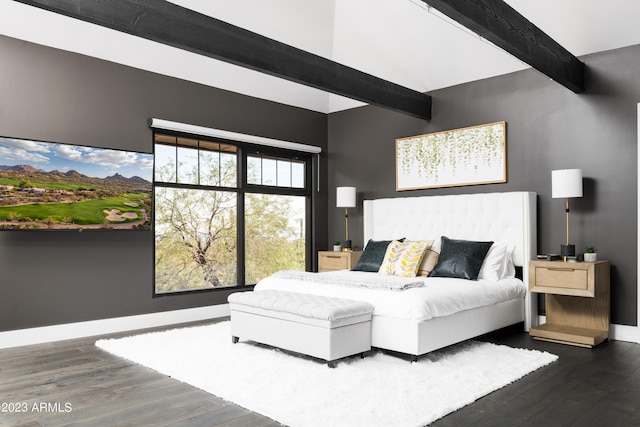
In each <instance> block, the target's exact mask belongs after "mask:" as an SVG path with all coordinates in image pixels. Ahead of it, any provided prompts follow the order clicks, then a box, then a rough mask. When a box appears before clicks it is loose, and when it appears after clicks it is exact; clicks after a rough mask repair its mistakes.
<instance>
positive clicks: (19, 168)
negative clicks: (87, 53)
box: [0, 165, 151, 185]
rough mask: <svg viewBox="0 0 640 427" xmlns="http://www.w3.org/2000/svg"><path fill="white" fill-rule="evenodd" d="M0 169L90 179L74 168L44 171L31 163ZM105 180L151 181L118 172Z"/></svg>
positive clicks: (138, 182) (133, 182)
mask: <svg viewBox="0 0 640 427" xmlns="http://www.w3.org/2000/svg"><path fill="white" fill-rule="evenodd" d="M0 171H10V172H19V173H27V174H29V173H40V174H45V175H55V176H64V177H67V178H72V179H90V178H91V177H88V176H86V175H83V174H81V173H80V172H78V171H76V170H73V169H72V170H70V171H67V172H64V173H63V172H60V171H58V170H53V171H51V172H46V171H43V170H42V169H36V168H34V167H33V166H31V165H15V166H7V165H0ZM104 179H105V180H106V181H125V182H129V183H132V184H138V185H142V184H144V185H150V184H151V182H149V181H147V180H146V179H144V178H140V177H139V176H132V177H131V178H127V177H125V176H122V175H120V174H119V173H115V174H113V175H111V176H108V177H106V178H104Z"/></svg>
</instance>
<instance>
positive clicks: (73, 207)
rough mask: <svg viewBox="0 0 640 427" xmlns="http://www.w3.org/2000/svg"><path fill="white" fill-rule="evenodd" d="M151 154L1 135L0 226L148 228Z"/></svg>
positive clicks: (37, 228) (6, 228) (82, 228)
mask: <svg viewBox="0 0 640 427" xmlns="http://www.w3.org/2000/svg"><path fill="white" fill-rule="evenodd" d="M152 177H153V154H148V153H139V152H134V151H124V150H113V149H106V148H97V147H89V146H80V145H70V144H61V143H57V142H45V141H32V140H27V139H18V138H9V137H0V230H75V231H83V230H149V229H151V218H152V212H151V207H152V206H153V203H152V194H153V185H152V179H153V178H152Z"/></svg>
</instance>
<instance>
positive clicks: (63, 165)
mask: <svg viewBox="0 0 640 427" xmlns="http://www.w3.org/2000/svg"><path fill="white" fill-rule="evenodd" d="M16 165H30V166H33V167H34V168H36V169H42V170H44V171H47V172H51V171H54V170H58V171H60V172H63V173H64V172H68V171H70V170H75V171H77V172H79V173H81V174H84V175H87V176H89V177H93V178H106V177H108V176H112V175H114V174H116V173H119V174H120V175H122V176H124V177H126V178H131V177H133V176H139V177H140V178H144V179H146V180H147V181H149V182H151V181H152V180H153V155H152V154H147V153H136V152H131V151H121V150H111V149H106V148H95V147H83V146H79V145H68V144H59V143H53V142H41V141H30V140H25V139H14V138H3V137H0V166H16Z"/></svg>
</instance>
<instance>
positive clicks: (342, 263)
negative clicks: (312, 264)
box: [319, 252, 349, 270]
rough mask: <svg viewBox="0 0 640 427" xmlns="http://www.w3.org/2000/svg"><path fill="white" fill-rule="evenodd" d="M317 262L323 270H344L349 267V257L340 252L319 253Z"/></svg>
mask: <svg viewBox="0 0 640 427" xmlns="http://www.w3.org/2000/svg"><path fill="white" fill-rule="evenodd" d="M319 262H320V264H321V265H322V267H323V268H324V269H325V270H346V269H348V268H349V257H348V256H345V255H342V254H341V253H340V252H338V253H336V254H335V255H333V254H331V253H320V254H319Z"/></svg>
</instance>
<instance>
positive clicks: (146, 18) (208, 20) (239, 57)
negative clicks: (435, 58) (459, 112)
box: [14, 0, 431, 120]
mask: <svg viewBox="0 0 640 427" xmlns="http://www.w3.org/2000/svg"><path fill="white" fill-rule="evenodd" d="M14 1H18V2H20V3H24V4H27V5H31V6H35V7H38V8H41V9H45V10H48V11H51V12H55V13H59V14H62V15H66V16H69V17H72V18H76V19H80V20H83V21H86V22H90V23H93V24H97V25H101V26H104V27H108V28H111V29H114V30H118V31H122V32H125V33H128V34H132V35H134V36H138V37H142V38H145V39H148V40H153V41H156V42H159V43H163V44H166V45H169V46H173V47H177V48H180V49H184V50H188V51H190V52H194V53H197V54H200V55H205V56H208V57H210V58H215V59H218V60H221V61H224V62H229V63H232V64H235V65H239V66H242V67H245V68H250V69H253V70H256V71H259V72H262V73H266V74H270V75H273V76H277V77H280V78H283V79H286V80H290V81H294V82H296V83H300V84H303V85H306V86H311V87H314V88H316V89H320V90H323V91H327V92H330V93H334V94H338V95H342V96H345V97H348V98H351V99H355V100H358V101H362V102H365V103H368V104H372V105H377V106H380V107H383V108H387V109H391V110H394V111H398V112H401V113H406V114H409V115H411V116H413V117H418V118H421V119H425V120H429V119H430V118H431V97H430V96H428V95H426V94H424V93H421V92H418V91H414V90H412V89H408V88H406V87H403V86H400V85H398V84H395V83H392V82H389V81H386V80H383V79H380V78H378V77H375V76H372V75H370V74H367V73H364V72H362V71H359V70H356V69H354V68H350V67H347V66H345V65H342V64H339V63H337V62H333V61H330V60H328V59H326V58H323V57H321V56H318V55H314V54H311V53H309V52H305V51H303V50H301V49H297V48H295V47H292V46H289V45H286V44H284V43H281V42H278V41H276V40H272V39H269V38H267V37H264V36H261V35H259V34H256V33H253V32H251V31H248V30H245V29H243V28H240V27H236V26H234V25H231V24H228V23H226V22H223V21H220V20H218V19H215V18H212V17H210V16H207V15H204V14H201V13H198V12H194V11H192V10H190V9H186V8H183V7H181V6H178V5H175V4H173V3H170V2H167V1H164V0H14ZM79 36H80V35H79Z"/></svg>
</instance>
